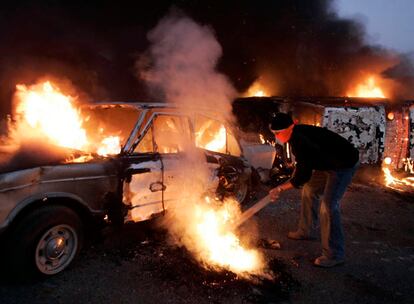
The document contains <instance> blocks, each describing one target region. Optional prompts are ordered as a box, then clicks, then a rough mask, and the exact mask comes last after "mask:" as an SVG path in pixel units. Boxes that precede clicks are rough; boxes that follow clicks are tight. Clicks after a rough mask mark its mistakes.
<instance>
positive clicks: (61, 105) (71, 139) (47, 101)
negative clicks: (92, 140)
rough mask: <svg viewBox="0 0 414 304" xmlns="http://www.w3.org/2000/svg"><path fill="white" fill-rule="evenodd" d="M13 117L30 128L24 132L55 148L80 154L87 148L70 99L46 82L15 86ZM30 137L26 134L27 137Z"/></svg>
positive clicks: (84, 133)
mask: <svg viewBox="0 0 414 304" xmlns="http://www.w3.org/2000/svg"><path fill="white" fill-rule="evenodd" d="M16 89H17V93H16V96H17V98H18V99H19V101H20V102H19V103H18V105H17V107H16V114H17V115H19V116H20V117H21V118H22V119H23V123H25V124H26V125H28V126H29V128H25V129H26V130H25V132H28V133H30V132H31V133H33V134H42V135H44V136H45V137H46V138H48V139H49V140H51V141H52V142H54V143H56V144H57V145H58V146H61V147H65V148H73V149H78V150H83V149H85V148H86V146H87V145H88V140H87V138H86V131H85V130H84V129H83V128H82V119H81V117H80V115H79V112H78V111H77V110H76V109H75V107H74V106H73V105H72V102H73V98H72V97H71V96H66V95H64V94H62V93H61V92H60V91H59V89H57V88H55V87H54V86H52V84H51V83H50V82H49V81H46V82H44V83H42V84H38V85H34V86H31V87H29V88H28V87H27V86H25V85H17V86H16ZM26 135H29V134H26Z"/></svg>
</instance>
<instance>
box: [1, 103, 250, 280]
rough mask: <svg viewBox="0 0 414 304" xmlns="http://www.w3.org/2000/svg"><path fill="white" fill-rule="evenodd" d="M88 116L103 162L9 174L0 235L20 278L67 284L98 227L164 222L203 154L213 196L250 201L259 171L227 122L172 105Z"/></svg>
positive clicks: (16, 167)
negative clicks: (61, 279)
mask: <svg viewBox="0 0 414 304" xmlns="http://www.w3.org/2000/svg"><path fill="white" fill-rule="evenodd" d="M81 112H82V117H84V121H83V128H84V129H85V130H87V138H88V141H89V142H93V143H99V147H98V146H95V147H93V149H90V150H91V151H94V152H91V153H84V152H79V151H83V150H82V149H80V148H79V147H76V149H66V150H65V152H66V154H70V156H68V155H65V157H62V158H60V159H56V158H54V159H52V160H50V159H49V160H48V161H44V160H43V161H40V162H38V163H36V162H32V163H31V164H30V165H27V164H23V163H22V162H17V164H16V163H14V164H13V165H10V166H9V167H7V166H3V167H2V173H1V174H0V197H1V203H0V232H1V236H3V237H4V238H5V240H4V241H3V242H4V243H5V244H7V252H8V258H9V260H8V264H10V266H11V267H12V269H13V271H16V272H20V273H25V272H26V273H27V272H29V271H30V272H31V273H37V274H43V275H54V274H57V273H59V272H61V271H63V270H64V269H65V268H67V267H68V266H69V265H70V264H71V262H72V261H73V260H74V258H75V257H76V256H77V254H78V253H79V251H80V249H81V247H82V243H83V240H84V237H85V233H86V231H88V230H90V229H89V227H91V226H94V225H95V224H97V223H101V222H105V221H106V222H109V223H118V224H119V223H124V222H128V221H134V222H140V221H145V220H148V219H151V218H153V217H155V216H158V215H161V214H163V213H164V212H165V211H166V210H168V208H169V206H171V204H174V203H177V198H178V196H177V192H178V191H180V187H179V185H180V183H181V182H182V181H183V180H182V178H181V177H182V175H183V172H184V170H183V164H185V163H187V164H188V162H190V163H191V162H192V161H193V162H194V165H195V166H198V165H200V164H199V161H198V160H199V159H200V158H193V157H189V156H188V155H194V153H195V154H196V155H198V156H200V155H201V157H202V158H201V159H203V160H204V161H205V162H204V161H203V164H201V165H203V166H205V167H206V168H207V170H206V172H208V173H207V174H208V175H209V176H208V178H207V180H208V181H209V182H208V184H205V185H204V186H205V191H206V192H210V193H214V194H215V196H216V197H219V198H223V197H226V196H234V197H236V198H237V200H238V201H239V202H242V201H243V200H245V199H246V197H247V193H248V191H249V180H250V175H251V166H250V165H249V163H248V162H247V161H246V159H244V158H243V153H242V149H241V147H240V145H239V142H238V140H237V139H236V137H235V135H234V133H233V131H232V128H231V126H230V125H229V124H227V123H224V122H222V121H220V120H218V119H217V118H216V117H217V116H213V115H209V114H208V113H207V112H205V111H203V112H202V113H200V112H197V111H192V110H189V111H182V110H180V109H179V108H176V107H174V106H171V105H168V104H163V103H101V104H94V105H88V106H84V107H83V108H82V109H81ZM66 127H67V126H66ZM78 137H79V136H78ZM89 145H91V144H89ZM189 150H191V151H193V152H194V151H195V152H194V153H187V152H188V151H189ZM69 152H70V153H69ZM11 163H12V161H11ZM185 174H188V171H186V172H185ZM178 203H179V202H178Z"/></svg>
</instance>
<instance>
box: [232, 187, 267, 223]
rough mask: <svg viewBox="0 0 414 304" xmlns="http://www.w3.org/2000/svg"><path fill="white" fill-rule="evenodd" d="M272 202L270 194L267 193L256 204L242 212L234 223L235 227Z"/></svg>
mask: <svg viewBox="0 0 414 304" xmlns="http://www.w3.org/2000/svg"><path fill="white" fill-rule="evenodd" d="M271 202H272V200H271V198H270V195H266V196H265V197H264V198H262V199H261V200H260V201H258V202H257V203H256V204H254V205H253V206H251V207H250V208H249V209H247V210H246V211H244V212H243V213H242V214H241V216H240V218H239V219H238V220H237V222H235V223H234V224H233V229H236V228H237V227H239V226H240V225H241V224H243V223H244V222H245V221H247V220H248V219H249V218H251V217H252V216H253V215H255V214H256V213H257V212H259V211H260V210H262V209H263V208H264V207H266V206H267V205H268V204H269V203H271Z"/></svg>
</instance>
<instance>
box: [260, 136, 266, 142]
mask: <svg viewBox="0 0 414 304" xmlns="http://www.w3.org/2000/svg"><path fill="white" fill-rule="evenodd" d="M259 138H260V142H261V143H262V144H265V143H266V140H265V138H264V136H263V135H262V134H259Z"/></svg>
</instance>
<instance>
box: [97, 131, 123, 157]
mask: <svg viewBox="0 0 414 304" xmlns="http://www.w3.org/2000/svg"><path fill="white" fill-rule="evenodd" d="M119 152H121V143H120V138H119V136H108V137H105V138H104V139H103V140H102V142H101V146H100V147H99V148H98V151H97V153H98V154H99V155H102V156H108V155H114V154H118V153H119Z"/></svg>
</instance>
